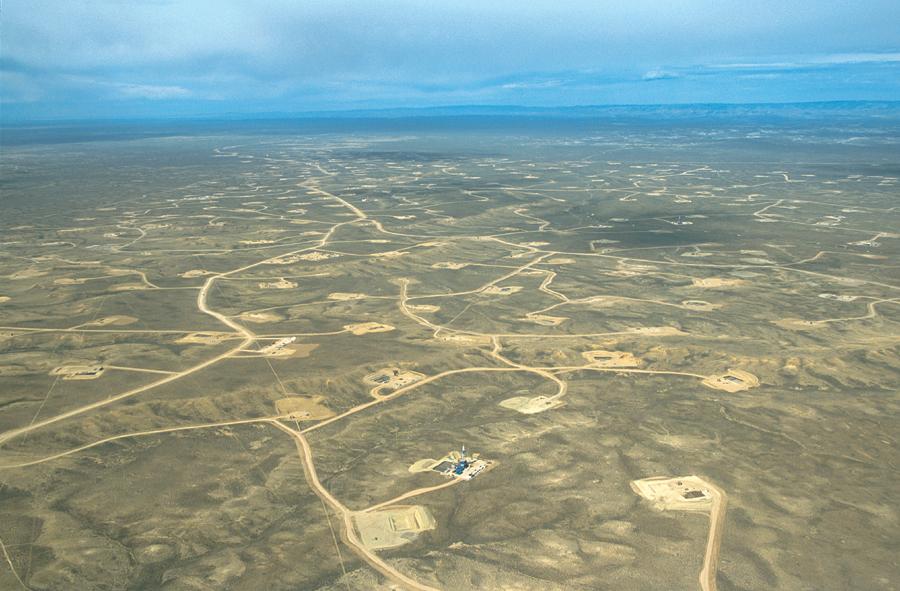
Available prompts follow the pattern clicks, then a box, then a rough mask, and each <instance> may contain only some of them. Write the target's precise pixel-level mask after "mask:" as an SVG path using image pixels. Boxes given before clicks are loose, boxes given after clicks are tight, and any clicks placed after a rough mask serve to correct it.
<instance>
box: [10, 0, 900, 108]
mask: <svg viewBox="0 0 900 591" xmlns="http://www.w3.org/2000/svg"><path fill="white" fill-rule="evenodd" d="M735 15H741V18H735ZM898 21H900V2H897V1H896V0H867V2H866V3H865V7H864V9H863V8H860V6H859V3H851V2H847V1H846V0H794V1H792V2H784V1H783V0H755V3H754V9H753V10H748V9H747V5H746V1H745V0H674V1H673V2H667V3H661V2H659V0H629V2H627V3H614V2H597V1H596V0H572V1H571V2H568V3H565V5H564V6H563V5H561V3H559V2H558V1H551V0H532V1H530V2H526V3H522V2H521V1H520V0H491V1H490V2H485V1H484V0H454V2H437V3H424V4H423V3H421V2H418V1H417V0H388V1H385V2H371V1H370V0H306V1H304V2H297V1H296V0H253V1H252V2H249V1H247V0H190V1H189V2H186V1H183V0H91V1H90V2H72V1H71V0H28V2H24V1H19V2H7V3H6V4H4V6H3V18H2V19H0V38H2V39H3V51H2V57H0V75H2V76H3V80H2V82H3V83H2V84H0V100H3V101H5V104H12V103H15V102H16V101H20V102H21V103H23V104H24V103H26V102H27V103H29V104H36V105H35V111H36V110H38V109H39V107H40V105H41V104H46V105H51V104H52V105H54V107H53V108H54V109H56V110H57V111H58V112H62V110H65V111H66V112H69V111H71V110H73V109H76V108H77V109H78V110H79V112H80V113H84V114H85V115H90V114H91V113H92V112H93V113H96V114H98V115H105V114H110V113H113V112H114V111H115V109H117V108H118V109H125V108H126V107H127V105H129V104H149V105H150V106H149V107H147V108H148V109H149V110H152V109H156V110H157V112H161V113H162V112H165V107H166V106H167V105H165V103H166V102H167V101H169V102H171V103H175V102H182V103H190V104H194V105H197V106H196V110H197V111H198V112H203V109H205V108H213V107H214V105H211V103H213V102H217V103H223V102H225V103H229V104H228V105H227V106H228V108H233V109H234V111H236V112H240V111H242V110H244V111H248V112H249V111H254V110H255V111H260V110H261V111H264V110H298V111H300V110H316V109H340V108H348V107H354V108H355V107H362V108H368V107H370V106H371V107H382V106H392V105H404V106H413V105H415V106H428V105H440V104H452V103H456V102H459V101H473V102H484V103H510V102H515V103H517V104H525V103H531V104H535V105H537V104H544V103H552V104H556V105H562V104H602V103H607V104H608V103H615V102H666V101H689V100H699V101H710V100H712V101H716V100H720V101H729V100H735V99H740V100H744V99H743V98H742V97H748V98H747V99H746V100H749V99H750V97H753V100H760V99H761V100H769V99H772V100H775V99H776V98H777V99H778V100H782V99H784V98H785V97H788V98H789V97H797V98H805V97H807V98H808V100H817V99H820V98H822V97H824V96H825V94H824V93H826V92H827V93H828V96H829V97H834V96H844V95H846V96H847V97H851V96H852V97H860V96H868V97H871V98H875V99H877V98H883V97H886V96H889V95H890V94H891V93H892V92H893V93H894V94H895V96H896V90H897V87H898V85H900V83H898V82H896V81H895V80H894V76H893V75H894V74H895V73H896V72H895V70H896V68H897V67H898V64H900V53H898V48H900V28H898V27H896V26H895V25H894V24H893V23H896V22H898ZM878 68H881V70H880V71H877V69H878ZM767 73H779V74H785V75H784V76H782V78H781V79H780V81H777V80H775V79H774V78H771V77H769V78H765V77H760V76H756V77H748V75H753V74H767ZM787 74H790V75H787ZM861 77H862V78H865V79H866V81H864V82H865V83H863V82H860V79H861ZM713 78H715V82H716V84H715V85H710V82H711V81H712V79H713ZM754 80H756V81H757V82H758V83H759V84H758V85H757V86H755V87H752V88H751V87H749V85H750V84H752V83H753V81H754ZM765 80H771V81H772V82H771V84H770V85H769V86H763V83H764V82H765ZM869 80H872V82H869ZM740 81H743V83H744V84H745V85H746V86H743V87H740V88H739V87H738V86H736V84H735V83H736V82H740ZM813 82H814V84H813ZM720 83H721V84H720ZM778 84H781V86H778ZM803 85H805V86H803ZM800 86H803V88H802V89H801V88H800ZM863 89H864V90H865V92H866V93H868V94H865V95H861V94H860V92H861V90H863ZM676 90H677V91H678V92H677V93H676V92H675V91H676ZM748 90H749V91H753V92H748ZM679 93H680V94H679ZM224 107H225V106H222V108H224ZM48 110H49V107H48ZM7 111H8V110H7ZM8 112H9V111H8Z"/></svg>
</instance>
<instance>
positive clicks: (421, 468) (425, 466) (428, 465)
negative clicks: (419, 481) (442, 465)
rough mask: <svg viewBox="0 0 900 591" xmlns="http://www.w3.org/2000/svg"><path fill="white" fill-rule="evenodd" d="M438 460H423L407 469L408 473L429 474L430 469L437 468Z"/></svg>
mask: <svg viewBox="0 0 900 591" xmlns="http://www.w3.org/2000/svg"><path fill="white" fill-rule="evenodd" d="M439 462H440V460H434V459H432V458H425V459H424V460H419V461H417V462H415V463H414V464H413V465H412V466H410V467H409V471H410V472H411V473H413V474H416V473H418V472H429V471H431V469H432V468H434V467H435V466H437V464H438V463H439Z"/></svg>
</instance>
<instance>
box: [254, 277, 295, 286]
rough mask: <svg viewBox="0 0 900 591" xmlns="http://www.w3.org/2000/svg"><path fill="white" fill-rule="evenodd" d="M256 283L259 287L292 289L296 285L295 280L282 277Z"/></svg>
mask: <svg viewBox="0 0 900 591" xmlns="http://www.w3.org/2000/svg"><path fill="white" fill-rule="evenodd" d="M257 285H258V286H259V288H260V289H293V288H295V287H297V284H296V283H295V282H293V281H288V280H287V279H285V278H283V277H282V278H281V279H279V280H278V281H261V282H260V283H258V284H257Z"/></svg>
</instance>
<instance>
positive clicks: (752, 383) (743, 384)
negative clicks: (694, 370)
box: [700, 369, 759, 392]
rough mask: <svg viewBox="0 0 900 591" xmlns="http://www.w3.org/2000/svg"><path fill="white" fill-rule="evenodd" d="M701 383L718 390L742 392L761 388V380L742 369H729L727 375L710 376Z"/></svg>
mask: <svg viewBox="0 0 900 591" xmlns="http://www.w3.org/2000/svg"><path fill="white" fill-rule="evenodd" d="M700 383H701V384H703V385H704V386H707V387H709V388H714V389H716V390H725V391H726V392H741V391H743V390H749V389H750V388H755V387H757V386H759V378H757V377H756V376H755V375H753V374H752V373H750V372H746V371H743V370H741V369H729V370H728V372H727V373H723V374H717V375H712V376H709V377H708V378H706V379H705V380H703V381H702V382H700Z"/></svg>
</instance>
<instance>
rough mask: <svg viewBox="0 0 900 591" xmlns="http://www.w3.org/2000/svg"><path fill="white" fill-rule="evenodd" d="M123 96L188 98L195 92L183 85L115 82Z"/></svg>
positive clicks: (152, 98) (117, 89) (154, 98)
mask: <svg viewBox="0 0 900 591" xmlns="http://www.w3.org/2000/svg"><path fill="white" fill-rule="evenodd" d="M113 86H114V87H115V89H116V91H117V92H118V94H119V96H121V97H122V98H134V99H150V100H166V99H180V98H188V97H190V96H192V95H193V94H194V93H193V92H191V91H190V90H188V89H187V88H182V87H181V86H158V85H154V84H115V85H113Z"/></svg>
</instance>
